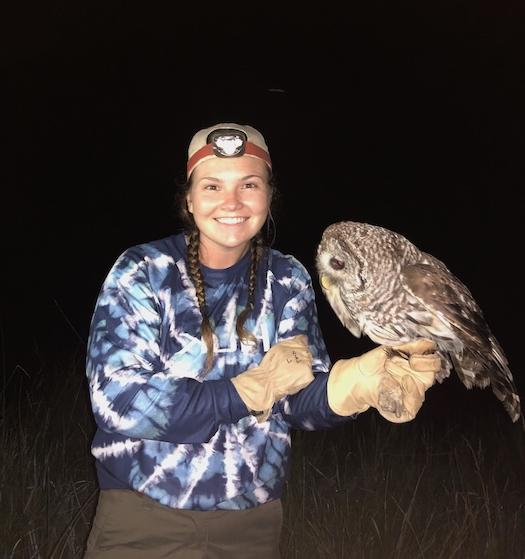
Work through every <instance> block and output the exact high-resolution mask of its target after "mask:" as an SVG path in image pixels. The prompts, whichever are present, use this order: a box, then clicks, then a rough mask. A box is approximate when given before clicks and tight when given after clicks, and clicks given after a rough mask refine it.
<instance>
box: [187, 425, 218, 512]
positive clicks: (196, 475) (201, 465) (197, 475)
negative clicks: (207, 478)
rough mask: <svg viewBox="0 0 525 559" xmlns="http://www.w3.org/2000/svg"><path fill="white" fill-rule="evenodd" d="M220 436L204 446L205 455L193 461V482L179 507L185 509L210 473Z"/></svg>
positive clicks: (189, 484)
mask: <svg viewBox="0 0 525 559" xmlns="http://www.w3.org/2000/svg"><path fill="white" fill-rule="evenodd" d="M218 436H219V433H217V435H216V436H215V437H213V439H212V440H211V441H210V443H209V444H205V445H202V448H203V449H204V453H201V454H200V455H199V456H196V457H195V459H194V460H193V461H192V465H191V466H192V467H191V482H190V483H188V485H187V487H186V489H185V490H184V491H183V492H182V493H181V495H180V497H179V507H181V508H185V505H186V503H187V501H188V499H189V498H190V497H191V496H192V494H193V491H194V489H195V487H196V486H197V484H198V483H199V481H200V480H201V479H202V478H203V477H204V475H205V473H206V472H207V471H208V465H209V463H210V459H211V457H212V456H213V455H214V454H215V453H216V450H215V445H216V439H217V438H218Z"/></svg>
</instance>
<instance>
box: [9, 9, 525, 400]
mask: <svg viewBox="0 0 525 559" xmlns="http://www.w3.org/2000/svg"><path fill="white" fill-rule="evenodd" d="M45 4H47V7H46V8H43V7H42V6H41V5H39V6H36V5H35V6H33V7H30V6H25V7H20V8H18V12H17V13H12V14H10V17H8V18H6V19H5V20H4V21H3V24H4V27H5V29H4V30H3V31H2V36H3V38H2V41H3V42H4V47H3V48H2V49H0V53H1V54H0V56H1V62H2V68H3V69H2V76H3V83H4V87H3V89H4V94H6V100H5V101H4V103H3V113H4V118H3V119H2V120H3V124H2V128H3V132H4V135H5V138H6V140H7V144H6V148H4V149H3V153H4V155H5V156H6V157H5V163H4V165H3V167H4V169H3V171H4V173H3V176H4V177H5V178H4V180H3V182H4V188H3V196H2V200H3V202H2V209H3V211H2V225H3V227H4V234H3V239H4V243H3V245H4V248H3V273H2V276H3V282H4V287H3V289H2V319H1V320H2V323H1V326H2V333H3V345H4V355H3V360H4V362H5V364H6V367H7V370H8V371H10V370H12V368H13V367H14V366H16V365H21V366H23V367H24V368H25V369H27V370H28V371H29V372H31V371H32V370H35V368H37V367H38V363H39V362H41V361H42V360H46V359H47V358H48V356H51V355H55V354H61V353H67V352H68V351H71V350H74V349H78V347H83V343H84V342H85V339H86V337H87V332H88V327H89V321H90V318H91V313H92V311H93V306H94V303H95V299H96V296H97V293H98V290H99V288H100V285H101V283H102V281H103V279H104V277H105V275H106V273H107V272H108V270H109V268H110V266H111V265H112V264H113V262H114V260H115V259H116V258H117V257H118V256H119V254H120V253H121V252H123V251H124V250H125V249H126V248H127V247H129V246H131V245H133V244H136V243H140V242H146V241H149V240H153V239H157V238H160V237H163V236H166V235H169V234H171V233H172V232H173V231H174V230H175V229H176V227H177V223H176V221H175V219H174V216H173V213H172V205H171V200H172V196H173V192H174V189H175V180H176V179H178V178H180V176H181V175H182V173H183V172H184V165H185V160H186V149H187V144H188V142H189V139H190V137H191V135H192V134H193V133H194V132H195V131H196V130H197V129H199V128H202V127H205V126H209V125H211V124H214V123H216V122H221V121H234V122H241V123H250V124H252V125H254V126H256V127H257V128H259V129H260V130H261V131H262V132H263V134H264V135H265V137H266V139H267V142H268V144H269V146H270V151H271V154H272V158H273V161H274V167H275V172H276V178H277V181H278V185H279V188H280V192H281V194H282V207H281V210H280V212H279V213H278V215H277V216H276V221H277V240H276V244H275V247H276V248H279V249H280V250H282V251H283V252H290V253H292V254H294V255H295V256H297V257H298V258H299V259H300V260H301V261H302V262H303V263H304V264H305V265H306V266H307V268H308V269H309V271H310V272H311V274H312V276H313V279H314V284H315V288H316V291H317V293H318V309H319V316H320V321H321V326H322V328H323V331H324V333H325V338H326V342H327V345H328V348H329V351H330V354H331V356H332V358H334V359H336V358H340V357H349V356H351V355H353V354H355V353H356V352H358V351H360V350H361V349H363V348H365V347H370V346H369V344H368V342H367V341H366V340H356V339H354V338H353V337H352V336H351V335H350V334H349V333H348V332H346V331H345V330H343V327H342V326H341V325H340V323H339V322H338V320H337V318H336V317H335V315H334V314H333V312H332V311H331V309H329V308H328V306H327V304H326V302H325V301H324V300H323V298H322V295H321V293H320V291H319V288H318V284H317V278H316V276H315V271H314V268H313V262H314V254H315V249H316V245H317V243H318V241H319V239H320V237H321V234H322V231H323V229H324V228H325V227H326V226H327V225H329V224H330V223H332V222H335V221H339V220H343V219H351V220H356V221H368V222H370V223H374V224H377V225H383V226H385V227H389V228H391V229H394V230H396V231H398V232H400V233H402V234H404V235H405V236H407V237H408V238H409V239H410V240H411V241H412V242H414V243H415V244H416V245H417V246H419V248H421V249H423V250H425V251H427V252H430V253H432V254H434V255H435V256H437V257H438V258H440V259H442V260H443V261H444V262H445V263H446V264H447V265H448V267H449V268H450V269H451V270H452V271H453V272H454V273H455V274H456V275H457V276H458V277H459V278H460V279H461V280H462V281H463V282H464V283H465V284H466V285H467V286H468V287H469V288H470V290H471V292H472V293H473V295H474V296H475V298H476V300H477V301H478V303H479V304H480V306H481V308H482V309H483V311H484V313H485V317H486V319H487V321H488V323H489V325H490V327H491V328H492V330H493V332H494V334H495V335H496V337H497V338H498V340H499V341H500V343H501V345H502V346H503V348H504V350H505V351H506V353H507V356H508V358H509V361H510V364H511V369H512V370H513V372H514V375H515V378H516V382H517V384H518V386H520V387H521V389H522V391H523V389H525V380H522V379H525V377H524V371H523V366H522V358H521V349H522V345H523V344H522V343H521V339H522V327H521V320H520V319H521V317H522V316H523V312H524V307H523V303H522V297H523V281H522V279H521V278H522V276H521V272H520V271H519V270H518V266H519V265H520V263H521V260H522V259H523V248H522V238H523V235H522V222H523V213H524V212H523V210H524V204H523V185H524V178H525V172H524V159H525V158H524V148H525V128H524V125H525V109H524V100H525V77H524V76H525V74H524V70H525V63H524V60H525V58H524V53H525V49H524V41H523V36H524V30H525V29H524V27H525V26H524V18H523V12H521V13H520V12H519V11H518V2H515V5H512V4H511V3H505V2H497V3H495V2H492V3H489V2H475V1H473V0H470V1H463V2H458V1H444V2H439V3H426V2H420V3H416V2H412V3H405V4H404V5H403V6H402V7H399V6H397V5H395V4H396V3H393V2H386V1H385V2H383V3H381V2H373V3H368V2H367V3H349V4H347V6H346V10H348V13H346V14H343V13H342V12H338V11H337V10H336V9H327V10H326V11H322V8H323V6H322V5H321V4H319V3H317V4H315V5H314V6H313V7H311V8H307V7H306V6H305V5H302V6H301V11H300V13H291V12H284V11H283V7H282V6H280V7H279V9H276V8H275V7H271V6H270V5H264V4H257V7H258V9H259V10H261V11H260V12H258V13H257V11H256V6H255V5H250V6H248V5H246V4H244V5H242V6H240V7H239V8H238V9H234V6H233V5H232V4H228V5H227V6H228V7H227V8H225V9H223V11H222V12H221V11H219V8H220V6H219V4H220V3H216V6H215V11H214V12H213V13H212V12H210V11H208V10H207V9H204V6H203V5H198V6H196V8H195V11H193V12H191V10H190V9H188V8H187V7H186V8H185V9H184V10H182V9H181V8H178V7H176V6H177V5H178V4H179V3H178V2H173V3H172V4H173V6H172V7H171V8H167V7H163V8H159V7H151V6H150V5H149V4H146V3H142V6H143V7H137V6H135V7H133V6H131V7H130V6H128V5H127V4H124V3H123V4H116V3H111V2H108V3H105V4H104V5H103V6H100V7H95V6H93V5H92V4H91V3H90V4H86V5H85V6H83V5H80V3H69V4H66V3H65V2H64V3H63V5H59V4H54V5H53V6H50V5H49V4H48V3H45ZM70 4H74V5H70ZM283 4H284V3H283ZM353 4H359V5H353ZM363 4H366V6H363ZM341 5H343V4H341ZM124 6H126V7H124ZM146 6H147V8H146ZM14 9H16V8H14ZM249 10H251V11H249ZM520 376H521V377H522V378H521V379H520ZM451 385H452V383H451ZM442 389H443V391H444V390H452V388H451V387H449V388H446V387H445V386H443V387H442ZM461 397H462V396H461ZM467 398H470V400H469V402H470V401H483V403H485V402H486V400H487V399H486V398H485V397H484V396H481V395H478V396H472V395H468V396H467V395H465V401H466V399H467Z"/></svg>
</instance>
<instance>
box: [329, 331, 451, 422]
mask: <svg viewBox="0 0 525 559" xmlns="http://www.w3.org/2000/svg"><path fill="white" fill-rule="evenodd" d="M435 350H436V345H435V343H434V342H432V341H430V340H426V339H420V340H417V341H415V342H410V343H407V344H403V345H400V346H395V347H393V348H391V347H387V346H379V347H377V348H375V349H373V350H371V351H368V352H367V353H364V354H363V355H360V356H358V357H354V358H352V359H341V360H339V361H337V362H336V363H335V364H334V366H333V367H332V369H331V371H330V376H329V377H328V383H327V395H328V404H329V405H330V408H331V409H332V410H333V411H334V412H335V413H337V414H338V415H344V416H348V415H352V414H354V413H361V412H363V411H366V410H367V409H368V408H370V407H373V408H376V409H377V410H378V411H379V413H380V414H381V415H382V416H383V417H384V418H385V419H388V420H389V421H392V422H394V423H404V422H406V421H411V420H412V419H414V417H415V416H416V414H417V412H418V411H419V409H420V408H421V406H422V405H423V402H424V400H425V391H426V390H427V389H428V388H430V387H431V386H432V385H433V384H434V381H435V375H436V374H437V373H438V372H439V370H440V369H441V360H440V358H439V356H438V355H437V354H436V353H435Z"/></svg>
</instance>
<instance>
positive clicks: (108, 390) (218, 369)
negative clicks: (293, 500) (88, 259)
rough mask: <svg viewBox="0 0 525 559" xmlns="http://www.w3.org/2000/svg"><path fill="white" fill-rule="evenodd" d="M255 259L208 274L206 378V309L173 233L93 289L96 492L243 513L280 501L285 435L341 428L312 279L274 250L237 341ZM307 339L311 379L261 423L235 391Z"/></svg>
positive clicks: (133, 253)
mask: <svg viewBox="0 0 525 559" xmlns="http://www.w3.org/2000/svg"><path fill="white" fill-rule="evenodd" d="M249 265H250V254H249V253H248V254H246V256H245V257H243V258H242V259H241V260H240V261H239V262H237V263H236V264H235V265H233V266H231V267H230V268H226V269H223V270H217V269H211V268H207V267H206V266H202V272H203V276H204V281H205V286H206V303H207V307H208V312H209V315H210V317H211V320H212V324H213V325H214V332H215V354H216V359H215V362H214V365H213V368H212V369H211V371H209V372H208V373H207V374H204V372H203V367H204V361H205V358H206V346H205V344H204V343H203V341H202V340H201V336H200V324H201V313H200V310H199V306H198V303H197V298H196V294H195V289H194V287H193V284H192V282H191V281H190V278H189V276H188V269H187V254H186V238H185V236H184V235H183V234H182V233H181V234H177V235H172V236H170V237H167V238H165V239H160V240H158V241H154V242H150V243H147V244H141V245H138V246H135V247H132V248H130V249H128V250H126V251H125V252H124V253H123V254H122V255H121V256H120V257H119V258H118V259H117V261H116V262H115V264H114V266H113V267H112V269H111V270H110V272H109V274H108V276H107V278H106V280H105V282H104V284H103V286H102V289H101V291H100V294H99V297H98V300H97V304H96V308H95V312H94V315H93V319H92V323H91V330H90V336H89V342H88V353H87V376H88V380H89V389H90V397H91V402H92V407H93V413H94V416H95V420H96V423H97V431H96V434H95V438H94V440H93V444H92V453H93V455H94V456H95V458H96V466H97V473H98V480H99V485H100V488H101V489H133V490H135V491H139V492H141V493H144V494H146V495H148V496H150V497H152V498H153V499H155V500H156V501H158V502H159V503H162V504H163V505H167V506H170V507H174V508H182V509H193V510H213V509H245V508H249V507H253V506H256V505H257V504H260V503H265V502H267V501H270V500H273V499H276V498H279V497H280V496H281V493H282V490H283V485H284V482H285V478H286V473H287V467H288V460H289V454H290V428H298V429H323V428H329V427H333V426H335V425H337V424H340V423H342V422H344V421H347V420H348V418H342V417H339V416H336V415H335V414H333V413H332V412H331V411H330V409H329V407H328V404H327V399H326V380H327V378H328V375H327V374H326V373H327V371H328V370H329V368H330V360H329V357H328V354H327V351H326V347H325V343H324V341H323V338H322V335H321V331H320V329H319V325H318V319H317V310H316V306H315V299H314V297H315V296H314V290H313V288H312V285H311V279H310V276H309V274H308V272H307V270H306V269H305V268H304V266H303V265H302V264H301V263H300V262H298V261H297V260H296V259H295V258H294V257H292V256H289V255H283V254H282V253H280V252H279V251H276V250H270V251H269V253H268V254H267V256H266V257H265V259H264V260H263V261H262V262H261V263H260V265H259V270H258V278H257V288H256V304H255V309H254V311H253V312H252V313H251V316H250V318H249V319H248V320H247V321H246V324H245V325H246V327H247V329H248V330H249V331H251V332H252V333H253V334H254V335H255V336H256V338H257V340H258V344H257V345H256V346H254V345H253V344H242V343H240V341H239V339H238V337H237V334H236V330H235V324H236V320H237V316H238V314H239V312H240V311H241V310H242V309H243V308H244V306H245V305H246V301H247V292H248V269H249ZM299 334H306V335H307V337H308V341H309V347H310V350H311V352H312V355H313V370H314V376H315V379H314V381H313V382H312V383H311V384H310V385H309V386H308V387H307V388H306V389H304V390H302V391H301V392H299V393H298V394H296V395H294V396H289V397H287V398H283V399H282V400H280V401H279V402H277V403H276V404H275V406H274V408H273V410H272V414H271V415H270V417H269V419H268V421H265V422H261V423H258V422H257V420H256V419H255V418H254V417H253V416H252V415H250V414H249V412H248V410H247V408H246V406H245V404H244V403H243V401H242V400H241V398H240V397H239V394H238V393H237V391H236V389H235V387H234V386H233V384H232V383H231V382H230V379H231V378H232V377H235V376H236V375H238V374H240V373H242V372H244V371H246V370H247V369H249V368H250V367H253V366H255V365H258V364H259V363H260V361H261V359H262V357H263V355H264V354H265V352H266V351H267V350H268V349H269V348H270V347H271V346H272V345H274V344H276V343H278V342H279V341H282V340H284V339H286V338H290V337H292V336H295V335H299Z"/></svg>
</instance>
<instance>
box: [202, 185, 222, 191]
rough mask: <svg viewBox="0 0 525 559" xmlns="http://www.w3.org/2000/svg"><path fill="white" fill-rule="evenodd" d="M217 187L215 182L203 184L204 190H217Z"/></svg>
mask: <svg viewBox="0 0 525 559" xmlns="http://www.w3.org/2000/svg"><path fill="white" fill-rule="evenodd" d="M218 188H219V187H218V186H217V185H216V184H205V185H204V190H217V189H218Z"/></svg>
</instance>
